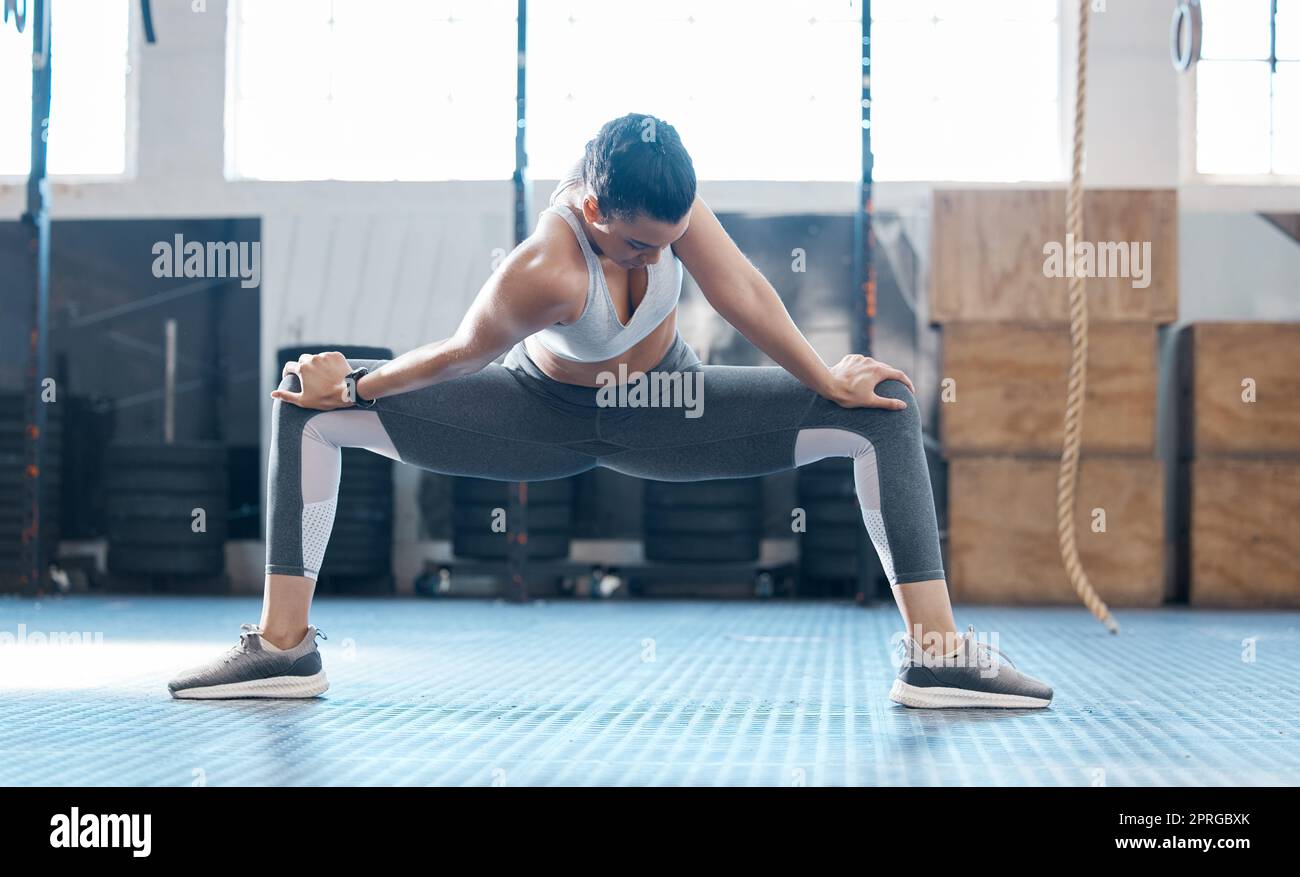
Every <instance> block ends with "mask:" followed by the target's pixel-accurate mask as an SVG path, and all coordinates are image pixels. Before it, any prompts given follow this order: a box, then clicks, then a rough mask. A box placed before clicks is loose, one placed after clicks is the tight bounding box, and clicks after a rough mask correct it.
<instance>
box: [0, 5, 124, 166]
mask: <svg viewBox="0 0 1300 877" xmlns="http://www.w3.org/2000/svg"><path fill="white" fill-rule="evenodd" d="M124 2H125V3H126V65H127V67H126V71H125V72H124V73H123V75H124V76H125V77H126V90H125V95H124V97H125V101H126V106H125V108H124V124H123V131H122V136H123V137H124V138H125V139H126V142H125V143H124V144H123V150H122V170H121V172H120V173H116V174H56V173H52V172H48V171H47V173H46V179H47V180H48V181H49V182H50V184H55V183H57V184H58V185H68V186H80V185H102V184H105V183H109V184H111V183H123V182H130V181H132V180H135V179H136V178H137V173H138V170H139V158H140V149H139V146H140V136H139V135H140V76H139V73H138V72H137V71H138V70H139V69H140V41H139V40H138V39H137V38H136V34H137V33H139V32H140V29H141V28H142V27H143V25H142V24H141V23H140V8H139V4H138V3H133V2H131V0H124ZM6 36H12V34H6ZM55 36H56V37H57V36H58V34H55ZM23 38H24V39H25V38H26V33H24V34H23ZM58 59H59V55H58V44H57V43H56V44H55V54H54V63H55V64H58V63H59V60H58ZM24 82H25V83H26V84H27V88H26V89H25V90H26V91H27V93H28V96H29V97H28V107H29V110H28V111H29V112H30V105H31V100H30V94H31V87H30V86H31V80H30V79H25V80H24ZM30 176H31V170H30V167H29V169H28V172H27V173H25V174H0V186H25V185H26V184H27V180H28V178H29V177H30Z"/></svg>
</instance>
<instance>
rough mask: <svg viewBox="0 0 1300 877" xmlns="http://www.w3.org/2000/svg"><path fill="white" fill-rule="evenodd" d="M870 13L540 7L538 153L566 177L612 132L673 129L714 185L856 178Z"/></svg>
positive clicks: (816, 6)
mask: <svg viewBox="0 0 1300 877" xmlns="http://www.w3.org/2000/svg"><path fill="white" fill-rule="evenodd" d="M861 16H862V4H861V2H856V0H855V2H849V0H801V2H798V3H791V2H789V0H708V2H699V0H654V2H650V3H638V4H630V3H610V2H608V0H533V2H530V3H529V4H528V155H529V168H530V172H531V174H532V175H533V176H534V177H540V178H548V177H549V178H554V177H559V176H560V175H561V174H562V173H563V172H564V171H565V170H567V169H568V167H569V166H570V165H571V164H572V163H573V162H574V161H575V160H577V159H578V157H579V156H581V155H582V148H583V146H585V145H586V143H587V141H588V140H590V139H591V138H592V137H594V136H595V135H596V132H597V131H598V130H599V129H600V126H601V125H602V124H604V123H605V122H607V121H609V120H610V119H613V118H617V117H618V116H622V115H625V114H627V113H645V114H647V115H653V116H658V117H660V118H662V119H664V120H665V121H666V122H668V123H670V124H671V125H672V126H673V127H674V128H676V129H677V132H678V133H679V134H680V135H681V137H682V142H683V143H684V144H685V146H686V148H687V150H689V151H690V153H691V158H692V160H693V161H694V163H695V172H696V175H697V176H699V177H700V178H702V179H711V180H737V179H744V180H856V179H858V176H859V173H860V169H861V164H862V157H861V156H862V150H861V147H860V145H859V143H860V139H861V138H860V135H859V131H860V130H861V129H860V127H859V126H860V113H861V110H860V109H859V100H860V95H861V86H860V84H859V78H858V77H859V71H860V70H861V66H860V63H861V62H860V54H861V51H860V50H861V45H862V42H861V41H862V23H861V22H862V17H861Z"/></svg>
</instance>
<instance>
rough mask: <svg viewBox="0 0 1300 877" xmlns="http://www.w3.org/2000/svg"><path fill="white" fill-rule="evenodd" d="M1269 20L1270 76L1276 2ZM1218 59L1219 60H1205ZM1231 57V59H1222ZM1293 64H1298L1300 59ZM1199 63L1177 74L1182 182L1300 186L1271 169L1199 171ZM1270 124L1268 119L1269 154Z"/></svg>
mask: <svg viewBox="0 0 1300 877" xmlns="http://www.w3.org/2000/svg"><path fill="white" fill-rule="evenodd" d="M1269 15H1270V21H1269V28H1270V40H1269V43H1270V45H1269V58H1268V59H1267V60H1268V62H1269V65H1270V68H1271V70H1270V75H1276V74H1277V64H1278V58H1277V4H1276V3H1273V4H1271V9H1270V12H1269ZM1206 60H1211V61H1213V60H1219V59H1206ZM1222 60H1228V61H1230V60H1232V59H1222ZM1295 63H1298V64H1300V61H1297V62H1295ZM1200 70H1201V64H1200V62H1199V61H1198V62H1197V63H1196V64H1194V65H1192V69H1190V70H1188V71H1187V72H1186V73H1183V74H1180V75H1179V80H1180V81H1179V83H1178V103H1179V113H1178V118H1179V125H1180V126H1181V131H1180V137H1179V142H1180V143H1181V144H1182V146H1183V148H1182V149H1181V150H1179V152H1180V155H1179V176H1180V179H1181V182H1182V183H1183V185H1191V186H1240V187H1243V188H1246V189H1262V188H1267V187H1277V186H1300V174H1279V173H1276V172H1274V171H1268V172H1267V173H1262V174H1222V173H1218V174H1207V173H1201V172H1200V171H1199V170H1197V168H1196V162H1197V158H1198V155H1197V150H1198V144H1197V142H1196V127H1197V123H1198V118H1197V101H1196V98H1197V94H1198V88H1199V79H1200ZM1274 99H1275V96H1274V95H1273V94H1272V93H1271V92H1270V94H1269V106H1270V110H1272V108H1273V101H1274ZM1272 134H1273V131H1272V127H1271V122H1270V128H1269V138H1270V155H1271V145H1272V144H1271V140H1272Z"/></svg>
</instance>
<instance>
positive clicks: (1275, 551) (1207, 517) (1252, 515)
mask: <svg viewBox="0 0 1300 877" xmlns="http://www.w3.org/2000/svg"><path fill="white" fill-rule="evenodd" d="M1191 467H1192V480H1191V494H1192V495H1191V533H1190V537H1191V572H1190V588H1191V592H1190V597H1191V602H1192V603H1193V605H1197V606H1252V607H1254V606H1290V607H1294V606H1300V459H1273V460H1268V459H1229V458H1223V457H1219V458H1213V459H1211V458H1203V459H1198V460H1196V461H1195V462H1194V463H1192V464H1191Z"/></svg>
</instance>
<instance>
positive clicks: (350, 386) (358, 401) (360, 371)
mask: <svg viewBox="0 0 1300 877" xmlns="http://www.w3.org/2000/svg"><path fill="white" fill-rule="evenodd" d="M369 373H370V369H368V368H366V367H365V366H364V365H363V366H361V367H360V368H356V369H353V370H352V371H350V372H348V376H347V377H345V378H344V379H343V382H344V383H345V384H346V385H347V393H348V398H349V399H351V400H352V406H353V407H354V408H374V407H375V403H376V402H378V401H379V400H378V399H363V398H362V397H361V394H360V393H359V392H357V382H359V381H360V380H361V379H362V378H363V377H365V376H366V375H367V374H369Z"/></svg>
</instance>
